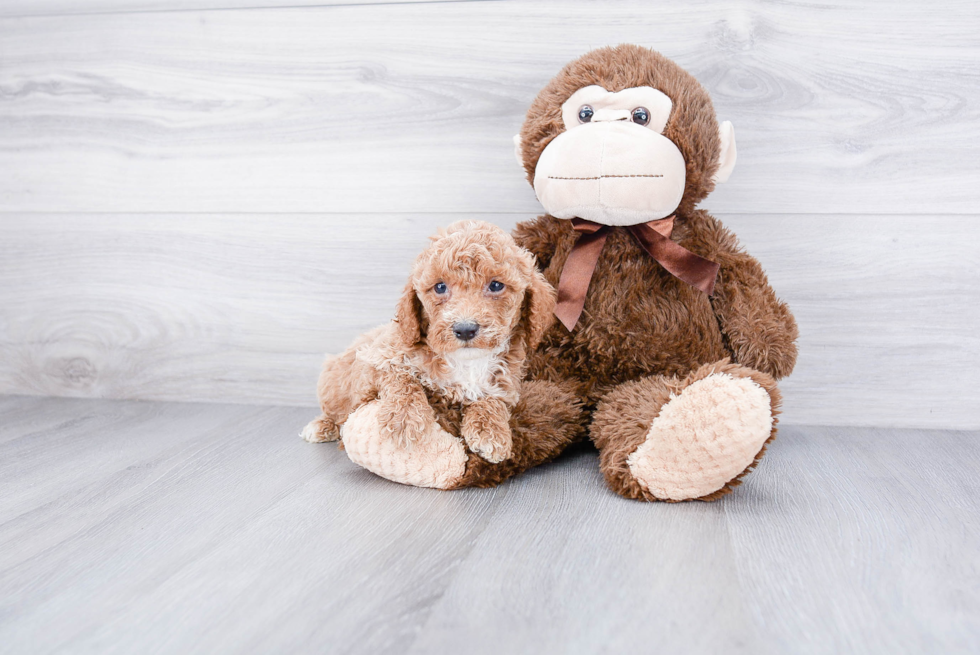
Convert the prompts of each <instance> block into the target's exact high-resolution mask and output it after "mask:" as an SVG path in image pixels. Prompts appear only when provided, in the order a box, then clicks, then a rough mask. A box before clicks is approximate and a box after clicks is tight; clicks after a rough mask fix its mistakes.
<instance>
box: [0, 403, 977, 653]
mask: <svg viewBox="0 0 980 655" xmlns="http://www.w3.org/2000/svg"><path fill="white" fill-rule="evenodd" d="M311 416H312V410H310V409H304V408H295V407H247V406H231V405H207V404H168V403H150V402H129V401H126V402H122V401H93V400H74V399H43V398H28V397H0V652H5V653H6V652H10V653H27V652H30V653H48V652H58V651H71V652H78V653H87V652H100V653H117V652H118V653H134V652H139V653H156V652H162V653H186V652H200V653H215V652H236V653H237V652H263V653H271V652H297V651H305V652H337V653H354V652H357V653H387V652H392V653H403V652H409V653H432V652H439V653H449V652H465V653H483V652H488V653H490V652H492V653H501V652H504V653H522V652H526V653H552V652H554V653H558V652H561V653H578V652H582V653H591V652H611V653H624V652H635V653H644V652H671V653H680V652H694V653H701V652H703V653H719V652H747V653H768V652H968V651H973V652H976V650H977V649H978V648H980V560H978V557H980V518H978V517H980V507H978V505H980V500H978V498H980V482H978V477H977V474H976V471H977V470H978V469H980V433H977V432H965V431H961V432H957V431H944V432H940V431H931V432H926V431H911V430H905V431H903V430H876V429H867V428H864V429H847V428H815V427H799V426H797V427H786V428H784V430H783V432H782V434H781V436H780V438H779V439H777V441H776V442H775V443H774V445H773V447H772V450H771V454H770V456H769V457H767V458H766V459H765V460H764V461H763V463H762V465H761V466H760V467H759V469H758V470H757V471H756V473H755V474H753V475H752V476H751V478H750V479H749V481H748V482H747V483H746V484H745V485H744V486H743V487H742V488H741V489H740V490H739V492H738V493H736V494H735V495H733V496H730V497H728V498H727V499H725V500H723V501H721V502H717V503H712V504H705V503H691V504H681V505H664V504H654V505H651V504H642V503H636V502H630V501H626V500H623V499H620V498H619V497H617V496H615V495H613V494H611V493H610V492H608V491H607V490H606V489H605V487H604V486H603V484H602V480H601V477H600V475H599V474H598V471H597V458H596V454H595V452H594V451H591V450H589V449H587V448H581V449H579V450H577V451H575V452H573V453H569V454H568V455H566V456H565V457H563V458H562V459H560V460H559V461H558V462H556V463H554V464H552V465H550V466H546V467H542V468H540V469H537V470H535V471H532V472H531V473H529V474H527V475H525V476H523V477H521V478H518V479H517V480H515V481H513V482H511V483H509V484H507V485H504V486H502V487H500V488H499V489H496V490H472V491H464V492H449V493H446V492H438V491H431V490H424V489H415V488H411V487H403V486H399V485H396V484H392V483H389V482H387V481H385V480H382V479H380V478H377V477H375V476H373V475H371V474H369V473H367V472H366V471H363V470H360V469H358V468H357V467H355V466H354V465H353V464H351V463H350V462H349V461H348V460H347V458H346V456H345V455H344V454H343V452H340V451H338V450H337V449H336V448H335V447H334V446H332V445H310V444H306V443H304V442H302V441H301V440H300V439H299V438H298V437H297V436H296V433H297V432H298V431H299V429H300V428H301V426H302V425H303V424H304V423H305V422H306V421H307V420H308V419H309V418H311Z"/></svg>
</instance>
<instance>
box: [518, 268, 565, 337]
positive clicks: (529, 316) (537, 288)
mask: <svg viewBox="0 0 980 655" xmlns="http://www.w3.org/2000/svg"><path fill="white" fill-rule="evenodd" d="M531 271H532V273H531V283H530V285H528V288H527V291H525V292H524V307H523V308H522V309H521V323H522V325H523V328H524V341H525V344H526V347H527V352H528V354H530V353H531V352H533V351H534V349H535V348H537V347H538V344H539V343H541V338H542V337H543V336H544V333H545V331H546V330H547V329H548V328H549V327H551V324H552V323H553V322H554V320H555V302H556V297H557V292H556V291H555V288H554V287H553V286H551V285H550V284H548V281H547V280H546V279H544V275H542V274H541V271H539V270H538V267H537V266H533V265H532V266H531Z"/></svg>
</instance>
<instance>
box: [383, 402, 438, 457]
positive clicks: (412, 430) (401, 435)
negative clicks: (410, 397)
mask: <svg viewBox="0 0 980 655" xmlns="http://www.w3.org/2000/svg"><path fill="white" fill-rule="evenodd" d="M378 402H379V404H380V407H379V408H378V423H379V424H380V427H381V434H382V435H383V436H384V437H386V438H391V439H394V440H395V442H396V443H397V444H399V445H400V446H407V445H409V444H413V443H416V442H418V441H419V439H421V438H422V436H423V435H424V434H425V433H426V431H427V430H428V429H429V426H430V425H431V424H432V423H433V421H434V420H435V417H433V416H432V408H430V407H429V406H428V405H424V406H423V405H420V404H419V403H414V402H396V401H393V400H379V401H378Z"/></svg>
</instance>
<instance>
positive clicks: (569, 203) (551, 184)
mask: <svg viewBox="0 0 980 655" xmlns="http://www.w3.org/2000/svg"><path fill="white" fill-rule="evenodd" d="M685 180H686V169H685V166H684V157H683V156H682V155H681V153H680V150H678V149H677V146H675V145H674V143H673V142H672V141H671V140H670V139H668V138H667V137H665V136H663V135H662V134H657V133H656V132H654V131H653V130H650V129H647V128H645V127H641V126H639V125H637V124H635V123H632V122H629V121H626V120H613V121H600V122H592V123H589V124H586V125H580V126H578V127H576V128H574V129H571V130H568V131H567V132H563V133H561V134H559V135H558V136H557V137H555V138H554V139H553V140H552V141H551V143H549V144H548V146H547V147H546V148H545V149H544V151H543V152H542V153H541V158H540V159H539V160H538V165H537V168H536V169H535V172H534V190H535V192H536V193H537V195H538V200H540V201H541V204H542V205H544V208H545V211H547V212H548V213H549V214H551V215H552V216H554V217H555V218H575V217H578V218H584V219H587V220H590V221H595V222H596V223H602V224H603V225H636V224H637V223H645V222H647V221H652V220H656V219H658V218H664V217H666V216H670V214H671V213H673V211H674V210H675V209H677V206H678V205H679V204H680V202H681V198H682V197H683V195H684V183H685Z"/></svg>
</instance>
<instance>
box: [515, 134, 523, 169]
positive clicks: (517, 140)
mask: <svg viewBox="0 0 980 655" xmlns="http://www.w3.org/2000/svg"><path fill="white" fill-rule="evenodd" d="M514 156H515V157H517V164H518V165H519V166H520V167H521V168H524V154H523V153H522V152H521V135H520V134H515V135H514Z"/></svg>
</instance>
